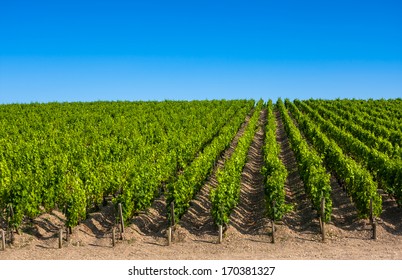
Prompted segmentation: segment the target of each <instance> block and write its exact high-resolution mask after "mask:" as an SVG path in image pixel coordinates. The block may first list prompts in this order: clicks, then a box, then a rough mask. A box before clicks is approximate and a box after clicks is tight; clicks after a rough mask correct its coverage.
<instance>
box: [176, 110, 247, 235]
mask: <svg viewBox="0 0 402 280" xmlns="http://www.w3.org/2000/svg"><path fill="white" fill-rule="evenodd" d="M251 114H252V113H250V114H248V115H247V117H246V119H245V121H244V122H243V124H242V125H241V127H240V129H239V130H238V132H237V133H236V135H235V137H234V138H233V140H232V142H231V143H230V146H229V148H227V149H226V150H225V151H224V153H223V155H222V156H221V157H220V158H219V160H218V161H217V164H216V165H215V168H214V170H213V171H212V173H211V175H210V176H209V178H208V179H207V181H206V182H205V183H204V185H203V186H202V187H201V189H200V191H199V193H198V194H197V195H196V197H195V199H194V200H192V201H191V206H190V208H189V209H188V211H187V212H186V213H185V214H184V215H183V217H182V219H181V220H180V222H179V224H180V228H178V230H177V233H178V234H177V235H181V237H179V236H177V235H176V238H177V239H178V240H182V239H183V237H184V238H186V239H191V240H194V241H198V242H210V243H215V242H216V239H217V237H216V236H217V227H216V226H215V224H214V221H213V218H212V216H211V207H212V205H211V201H210V199H209V193H210V190H211V189H212V188H216V187H217V185H218V182H217V179H216V172H217V170H218V168H222V167H223V166H224V164H225V161H226V160H227V159H228V158H230V157H231V155H232V154H233V152H234V150H235V149H236V146H237V143H238V141H239V139H240V137H241V136H242V135H243V133H244V131H245V129H246V127H247V125H248V123H249V120H250V118H251Z"/></svg>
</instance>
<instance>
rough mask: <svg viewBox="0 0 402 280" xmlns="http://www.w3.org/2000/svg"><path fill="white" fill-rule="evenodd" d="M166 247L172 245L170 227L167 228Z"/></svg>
mask: <svg viewBox="0 0 402 280" xmlns="http://www.w3.org/2000/svg"><path fill="white" fill-rule="evenodd" d="M167 239H168V246H170V245H171V244H172V227H169V228H168V231H167Z"/></svg>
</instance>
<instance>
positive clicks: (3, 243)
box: [1, 230, 6, 251]
mask: <svg viewBox="0 0 402 280" xmlns="http://www.w3.org/2000/svg"><path fill="white" fill-rule="evenodd" d="M1 250H2V251H5V250H6V234H5V233H4V230H1Z"/></svg>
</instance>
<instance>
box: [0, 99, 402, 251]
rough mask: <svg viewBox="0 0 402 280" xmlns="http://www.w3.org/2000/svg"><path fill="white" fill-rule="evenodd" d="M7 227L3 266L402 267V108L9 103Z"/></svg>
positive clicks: (0, 142)
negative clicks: (77, 262)
mask: <svg viewBox="0 0 402 280" xmlns="http://www.w3.org/2000/svg"><path fill="white" fill-rule="evenodd" d="M0 230H2V231H1V232H2V234H1V236H0V239H1V241H2V244H0V245H1V246H0V249H3V250H2V251H0V259H8V258H11V259H19V258H34V259H38V258H50V259H52V258H56V259H57V258H62V259H63V258H90V259H91V258H92V259H97V258H123V259H124V258H126V259H127V258H151V259H160V258H167V259H169V258H173V259H174V258H231V257H235V258H243V257H244V258H331V254H330V253H328V252H327V253H324V251H325V250H326V251H328V250H335V248H337V249H336V250H338V254H334V255H333V256H332V258H347V257H348V255H346V256H345V255H344V254H345V252H347V251H346V248H347V247H354V246H355V247H356V250H363V249H364V248H366V249H367V250H368V251H367V252H365V253H360V254H356V255H353V254H352V255H350V256H352V257H353V256H354V257H353V258H377V257H375V256H373V255H374V254H378V252H379V251H381V250H383V249H384V248H385V249H386V251H387V253H386V254H384V255H383V257H381V256H382V255H381V256H380V255H378V258H399V259H400V258H402V253H400V252H402V250H401V249H402V247H401V245H400V244H401V241H402V100H400V99H393V100H346V99H342V100H341V99H337V100H313V99H310V100H294V101H290V100H288V99H285V100H281V99H278V100H277V101H276V102H275V103H273V101H272V100H269V101H268V102H264V101H263V100H259V101H258V102H256V101H254V100H213V101H164V102H92V103H79V102H77V103H47V104H10V105H0ZM348 242H350V243H348ZM211 246H214V247H211ZM279 246H282V247H279ZM286 246H290V247H286ZM303 246H304V247H303ZM299 247H300V248H299ZM56 248H61V250H50V249H56ZM81 248H85V249H83V250H89V248H90V250H89V252H91V253H88V255H85V254H84V255H85V256H83V255H77V254H75V255H74V253H73V250H76V251H78V252H80V249H81ZM274 248H275V249H274ZM303 248H304V249H303ZM339 248H340V249H339ZM107 250H113V251H109V253H107V252H108V251H107ZM177 250H179V252H177ZM272 250H279V251H280V250H282V251H280V253H272V252H271V251H272ZM323 250H324V251H323ZM296 251H297V253H295V252H296ZM305 251H311V252H310V253H305ZM395 251H399V252H398V253H395ZM63 252H64V253H63ZM66 252H68V253H66ZM82 252H83V251H82ZM99 252H102V253H101V254H109V255H106V256H104V257H102V256H99V255H98V254H99ZM105 252H106V253H105ZM135 252H137V254H136V253H135ZM151 252H152V253H151ZM245 252H246V253H245ZM314 252H315V253H314ZM66 254H67V255H68V254H71V256H70V257H68V256H66ZM81 254H82V253H81Z"/></svg>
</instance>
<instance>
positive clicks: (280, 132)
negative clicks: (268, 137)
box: [275, 110, 319, 240]
mask: <svg viewBox="0 0 402 280" xmlns="http://www.w3.org/2000/svg"><path fill="white" fill-rule="evenodd" d="M275 118H276V124H277V135H276V139H277V141H278V143H279V145H280V148H281V153H280V158H281V159H282V161H283V163H284V164H285V166H286V169H287V171H288V177H287V180H286V183H285V190H286V202H288V203H290V204H292V205H293V211H291V212H290V213H288V214H287V215H285V217H284V218H283V223H284V224H285V226H286V227H282V226H279V227H278V231H279V234H277V235H278V238H279V239H281V238H282V239H288V238H289V237H293V238H296V239H301V240H315V239H317V238H318V233H319V226H318V219H317V215H316V213H315V212H314V211H313V210H312V205H311V202H310V201H309V199H308V197H307V195H306V193H305V190H304V185H303V181H302V180H301V178H300V174H299V170H298V166H297V160H296V157H295V154H294V152H293V151H292V148H291V146H290V143H289V139H288V136H287V134H286V132H285V128H284V124H283V121H282V118H281V116H280V113H279V111H278V110H275ZM287 229H289V230H290V231H291V232H286V231H287ZM281 232H282V233H281ZM281 234H283V236H282V237H281Z"/></svg>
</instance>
